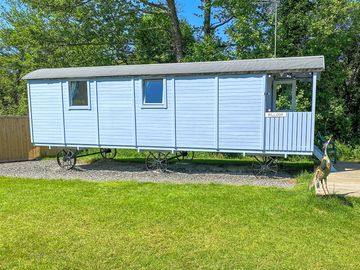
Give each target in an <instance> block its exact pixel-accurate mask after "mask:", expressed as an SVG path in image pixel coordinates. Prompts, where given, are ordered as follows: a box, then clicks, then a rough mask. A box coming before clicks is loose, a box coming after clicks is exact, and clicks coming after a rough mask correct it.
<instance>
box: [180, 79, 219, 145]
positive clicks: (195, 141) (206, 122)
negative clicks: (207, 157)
mask: <svg viewBox="0 0 360 270" xmlns="http://www.w3.org/2000/svg"><path fill="white" fill-rule="evenodd" d="M175 93H176V98H175V99H176V146H177V147H180V148H208V149H216V148H217V119H216V117H217V90H216V85H215V78H214V77H205V76H202V77H183V78H176V79H175Z"/></svg>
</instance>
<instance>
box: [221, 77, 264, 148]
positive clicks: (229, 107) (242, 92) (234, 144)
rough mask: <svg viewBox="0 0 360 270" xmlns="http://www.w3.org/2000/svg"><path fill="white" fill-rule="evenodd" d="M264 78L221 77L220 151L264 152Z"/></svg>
mask: <svg viewBox="0 0 360 270" xmlns="http://www.w3.org/2000/svg"><path fill="white" fill-rule="evenodd" d="M264 92H265V77H264V76H260V75H250V76H226V77H225V76H224V77H219V148H220V149H234V150H235V149H241V150H261V149H262V148H263V125H264V124H263V121H262V120H263V115H264V114H263V113H264V104H263V102H264Z"/></svg>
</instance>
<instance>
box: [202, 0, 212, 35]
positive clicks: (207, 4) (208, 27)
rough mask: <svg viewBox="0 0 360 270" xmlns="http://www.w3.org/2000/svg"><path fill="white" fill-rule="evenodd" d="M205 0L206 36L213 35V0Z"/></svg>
mask: <svg viewBox="0 0 360 270" xmlns="http://www.w3.org/2000/svg"><path fill="white" fill-rule="evenodd" d="M202 2H203V14H204V25H203V31H204V37H205V38H206V37H210V36H211V0H202Z"/></svg>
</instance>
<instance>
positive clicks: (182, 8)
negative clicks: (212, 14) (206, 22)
mask: <svg viewBox="0 0 360 270" xmlns="http://www.w3.org/2000/svg"><path fill="white" fill-rule="evenodd" d="M200 5H201V0H177V8H178V13H179V14H178V15H179V16H180V17H181V18H185V19H186V20H187V21H188V22H189V23H190V24H192V25H195V26H200V25H201V24H202V17H199V16H196V15H195V13H196V14H198V15H202V13H201V10H200V9H199V8H198V6H200Z"/></svg>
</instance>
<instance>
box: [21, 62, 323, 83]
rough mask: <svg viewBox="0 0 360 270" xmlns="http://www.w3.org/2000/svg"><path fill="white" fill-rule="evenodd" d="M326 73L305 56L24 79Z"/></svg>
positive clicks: (57, 71)
mask: <svg viewBox="0 0 360 270" xmlns="http://www.w3.org/2000/svg"><path fill="white" fill-rule="evenodd" d="M324 69H325V62H324V57H323V56H304V57H284V58H263V59H251V60H230V61H212V62H189V63H167V64H145V65H119V66H98V67H73V68H46V69H38V70H35V71H32V72H30V73H28V74H26V75H25V76H24V77H23V78H22V79H23V80H41V79H71V78H78V79H80V78H99V77H126V76H164V75H190V74H192V75H194V74H263V73H265V74H274V73H288V72H292V73H295V72H299V73H301V72H321V71H323V70H324Z"/></svg>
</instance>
